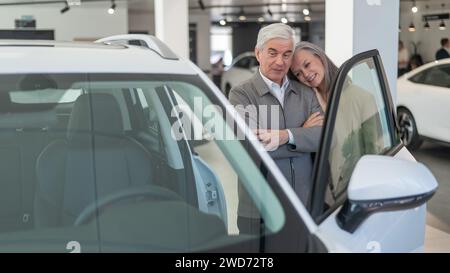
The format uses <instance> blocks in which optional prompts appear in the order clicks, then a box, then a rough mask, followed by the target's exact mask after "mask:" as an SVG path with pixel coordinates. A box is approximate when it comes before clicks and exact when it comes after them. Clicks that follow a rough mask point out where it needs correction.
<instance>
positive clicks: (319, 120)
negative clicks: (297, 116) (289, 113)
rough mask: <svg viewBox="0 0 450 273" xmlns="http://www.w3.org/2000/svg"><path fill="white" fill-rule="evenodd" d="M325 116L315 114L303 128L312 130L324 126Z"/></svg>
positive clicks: (318, 113)
mask: <svg viewBox="0 0 450 273" xmlns="http://www.w3.org/2000/svg"><path fill="white" fill-rule="evenodd" d="M323 120H324V116H323V115H322V114H321V113H320V112H315V113H313V114H312V115H311V116H309V118H308V119H307V120H306V121H305V123H303V126H302V127H303V128H310V127H315V126H323Z"/></svg>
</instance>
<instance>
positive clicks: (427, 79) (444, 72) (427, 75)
mask: <svg viewBox="0 0 450 273" xmlns="http://www.w3.org/2000/svg"><path fill="white" fill-rule="evenodd" d="M410 80H411V81H413V82H415V83H421V84H427V85H433V86H439V87H450V65H439V66H435V67H432V68H429V69H427V70H425V71H422V72H420V73H419V74H418V75H415V76H413V77H412V78H411V79H410Z"/></svg>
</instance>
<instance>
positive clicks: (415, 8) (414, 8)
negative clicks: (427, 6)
mask: <svg viewBox="0 0 450 273" xmlns="http://www.w3.org/2000/svg"><path fill="white" fill-rule="evenodd" d="M411 11H412V12H413V13H416V12H417V11H419V9H418V8H417V5H416V1H413V6H412V8H411Z"/></svg>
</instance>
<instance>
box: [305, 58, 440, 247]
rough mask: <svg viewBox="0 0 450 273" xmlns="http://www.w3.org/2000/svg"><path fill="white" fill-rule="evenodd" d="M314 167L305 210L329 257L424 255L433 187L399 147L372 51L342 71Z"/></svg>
mask: <svg viewBox="0 0 450 273" xmlns="http://www.w3.org/2000/svg"><path fill="white" fill-rule="evenodd" d="M316 160H317V161H316V165H315V170H314V181H315V186H314V190H313V193H312V195H313V196H312V198H311V203H310V204H309V205H310V209H311V213H312V216H313V218H314V219H315V221H316V223H317V224H318V225H319V229H318V233H319V237H327V238H328V239H330V240H327V241H331V242H333V244H335V245H334V246H329V247H331V249H330V251H350V252H416V251H422V250H423V246H424V237H425V225H426V223H425V216H426V201H428V200H429V199H430V198H431V197H432V195H433V194H434V192H435V190H436V189H437V182H436V180H435V178H434V176H433V175H432V174H431V173H430V171H429V170H428V169H427V168H426V167H425V166H424V165H422V164H421V163H418V162H416V161H415V159H414V157H413V156H412V155H411V154H410V153H409V151H408V150H407V149H406V148H405V147H404V146H403V144H402V142H401V140H400V139H399V135H398V130H397V126H396V119H395V111H394V105H393V102H392V99H391V94H390V91H389V86H388V82H387V80H386V76H385V72H384V69H383V64H382V61H381V57H380V55H379V53H378V51H377V50H371V51H367V52H364V53H361V54H358V55H356V56H354V57H353V58H351V59H350V60H348V61H347V62H346V63H344V64H343V65H342V66H341V67H340V69H339V71H338V76H337V79H336V81H335V83H334V85H333V90H332V93H331V98H330V101H329V104H328V111H327V117H326V123H325V125H324V131H323V136H322V140H321V146H320V150H319V152H318V154H317V158H316Z"/></svg>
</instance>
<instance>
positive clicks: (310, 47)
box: [294, 42, 338, 102]
mask: <svg viewBox="0 0 450 273" xmlns="http://www.w3.org/2000/svg"><path fill="white" fill-rule="evenodd" d="M300 50H307V51H309V52H310V53H312V54H314V55H316V56H317V57H319V59H320V61H321V62H322V64H323V67H324V68H325V73H324V74H325V75H324V80H325V90H323V92H325V94H322V95H325V96H324V98H325V100H326V101H327V102H328V99H329V96H330V91H331V90H330V89H331V84H332V83H333V80H334V78H335V77H336V76H337V70H338V68H337V66H336V65H335V64H334V63H333V61H331V60H330V58H328V56H327V55H326V54H325V51H323V49H322V48H320V47H319V46H317V45H315V44H313V43H309V42H299V43H297V45H295V50H294V54H296V53H297V52H298V51H300Z"/></svg>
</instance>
